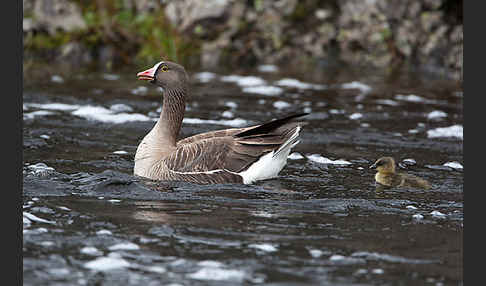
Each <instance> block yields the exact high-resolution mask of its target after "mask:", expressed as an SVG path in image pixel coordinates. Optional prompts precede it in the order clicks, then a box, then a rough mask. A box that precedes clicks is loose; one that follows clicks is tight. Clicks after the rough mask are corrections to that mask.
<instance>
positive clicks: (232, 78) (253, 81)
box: [221, 75, 266, 86]
mask: <svg viewBox="0 0 486 286" xmlns="http://www.w3.org/2000/svg"><path fill="white" fill-rule="evenodd" d="M221 81H224V82H234V83H236V84H237V85H239V86H255V85H265V84H266V81H265V80H263V79H261V78H259V77H256V76H240V75H227V76H223V77H221Z"/></svg>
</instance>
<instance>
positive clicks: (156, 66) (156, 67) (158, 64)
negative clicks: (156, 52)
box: [153, 61, 164, 71]
mask: <svg viewBox="0 0 486 286" xmlns="http://www.w3.org/2000/svg"><path fill="white" fill-rule="evenodd" d="M163 63H164V61H161V62H159V63H157V64H155V66H154V67H153V69H154V70H155V71H156V70H157V69H158V68H159V66H160V65H161V64H163Z"/></svg>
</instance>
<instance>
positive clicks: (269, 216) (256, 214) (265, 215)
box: [250, 211, 274, 218]
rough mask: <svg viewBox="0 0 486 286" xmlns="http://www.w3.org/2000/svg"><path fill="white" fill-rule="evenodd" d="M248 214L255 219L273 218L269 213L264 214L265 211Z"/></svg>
mask: <svg viewBox="0 0 486 286" xmlns="http://www.w3.org/2000/svg"><path fill="white" fill-rule="evenodd" d="M250 214H251V215H252V216H256V217H265V218H271V217H274V215H273V214H271V213H269V212H265V211H250Z"/></svg>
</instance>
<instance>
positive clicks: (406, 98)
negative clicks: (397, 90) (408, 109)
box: [395, 94, 426, 102]
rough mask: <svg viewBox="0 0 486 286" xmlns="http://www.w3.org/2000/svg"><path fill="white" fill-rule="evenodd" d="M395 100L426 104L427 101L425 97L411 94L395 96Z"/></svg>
mask: <svg viewBox="0 0 486 286" xmlns="http://www.w3.org/2000/svg"><path fill="white" fill-rule="evenodd" d="M395 99H398V100H403V101H408V102H426V100H425V99H424V98H423V97H420V96H418V95H415V94H409V95H403V94H397V95H395Z"/></svg>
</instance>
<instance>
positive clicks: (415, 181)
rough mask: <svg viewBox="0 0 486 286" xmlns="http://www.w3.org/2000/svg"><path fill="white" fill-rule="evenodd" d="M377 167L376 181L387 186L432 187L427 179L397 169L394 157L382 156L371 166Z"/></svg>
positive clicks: (371, 167)
mask: <svg viewBox="0 0 486 286" xmlns="http://www.w3.org/2000/svg"><path fill="white" fill-rule="evenodd" d="M370 169H376V170H377V171H378V172H377V173H376V175H375V181H376V182H377V183H379V184H381V185H384V186H387V187H411V188H417V189H425V190H427V189H430V188H431V185H430V183H429V182H427V181H426V180H424V179H422V178H419V177H417V176H414V175H410V174H405V173H399V172H396V171H395V160H394V159H393V158H392V157H381V158H380V159H378V160H376V162H375V163H374V164H373V165H371V166H370Z"/></svg>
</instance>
